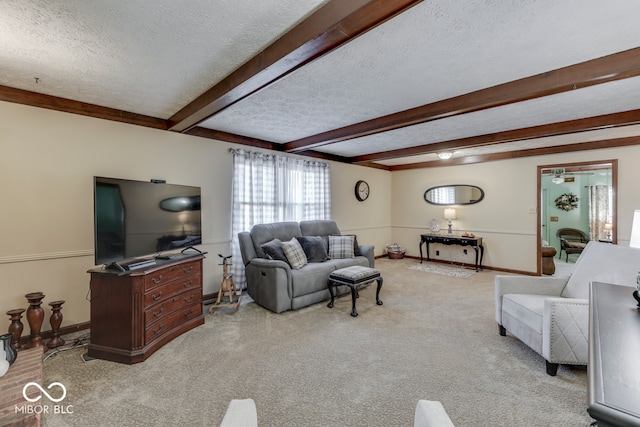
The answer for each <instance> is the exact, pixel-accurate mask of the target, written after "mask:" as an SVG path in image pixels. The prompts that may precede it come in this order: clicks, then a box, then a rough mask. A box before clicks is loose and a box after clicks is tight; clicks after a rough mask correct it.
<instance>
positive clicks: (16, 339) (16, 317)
mask: <svg viewBox="0 0 640 427" xmlns="http://www.w3.org/2000/svg"><path fill="white" fill-rule="evenodd" d="M24 310H25V309H24V308H16V309H13V310H9V311H7V315H8V316H9V320H11V324H10V325H9V333H10V334H12V335H13V339H12V340H11V347H13V348H14V349H15V350H16V351H18V350H20V349H21V348H22V347H21V346H20V337H21V336H22V331H23V330H24V325H23V324H22V322H21V321H20V319H22V313H24Z"/></svg>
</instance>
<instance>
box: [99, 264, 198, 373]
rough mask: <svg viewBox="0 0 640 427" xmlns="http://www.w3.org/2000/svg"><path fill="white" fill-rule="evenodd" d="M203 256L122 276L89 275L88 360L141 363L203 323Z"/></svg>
mask: <svg viewBox="0 0 640 427" xmlns="http://www.w3.org/2000/svg"><path fill="white" fill-rule="evenodd" d="M203 259H204V255H201V254H198V255H191V254H189V255H185V254H182V255H175V257H174V258H173V259H170V260H158V261H157V265H155V266H153V267H148V268H145V269H140V270H133V271H130V272H126V273H118V272H113V271H109V270H104V269H93V270H89V273H91V342H90V344H89V348H88V356H89V357H94V358H99V359H105V360H111V361H113V362H120V363H128V364H133V363H138V362H143V361H144V360H146V359H147V358H148V357H149V356H150V355H151V354H153V353H154V352H155V351H156V350H158V349H159V348H160V347H162V346H163V345H165V344H166V343H168V342H169V341H171V340H172V339H174V338H175V337H177V336H179V335H181V334H183V333H184V332H186V331H188V330H190V329H193V328H195V327H196V326H199V325H202V324H203V323H204V315H203V311H202V260H203Z"/></svg>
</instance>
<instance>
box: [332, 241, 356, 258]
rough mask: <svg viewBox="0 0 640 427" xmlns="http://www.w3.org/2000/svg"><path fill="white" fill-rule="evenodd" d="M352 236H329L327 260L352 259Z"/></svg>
mask: <svg viewBox="0 0 640 427" xmlns="http://www.w3.org/2000/svg"><path fill="white" fill-rule="evenodd" d="M354 241H355V238H354V236H353V235H346V236H329V258H333V259H339V258H353V257H354V253H353V242H354Z"/></svg>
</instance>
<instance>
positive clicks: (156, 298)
mask: <svg viewBox="0 0 640 427" xmlns="http://www.w3.org/2000/svg"><path fill="white" fill-rule="evenodd" d="M161 296H162V291H160V293H158V296H156V295H155V294H153V295H151V298H153V300H154V301H158V300H159V299H160V297H161Z"/></svg>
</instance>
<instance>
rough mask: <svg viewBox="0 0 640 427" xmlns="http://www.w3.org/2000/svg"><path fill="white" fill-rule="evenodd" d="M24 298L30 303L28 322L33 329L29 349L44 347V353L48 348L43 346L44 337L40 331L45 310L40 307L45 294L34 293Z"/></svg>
mask: <svg viewBox="0 0 640 427" xmlns="http://www.w3.org/2000/svg"><path fill="white" fill-rule="evenodd" d="M24 297H25V298H26V299H27V301H29V308H28V309H27V321H28V322H29V328H30V329H31V342H30V343H29V348H33V347H40V346H42V347H43V348H42V351H46V350H47V347H46V346H45V345H44V344H43V342H42V336H41V335H40V329H41V328H42V322H43V321H44V309H43V308H42V307H40V305H41V304H42V300H43V299H44V294H43V293H42V292H32V293H30V294H26V295H25V296H24Z"/></svg>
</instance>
